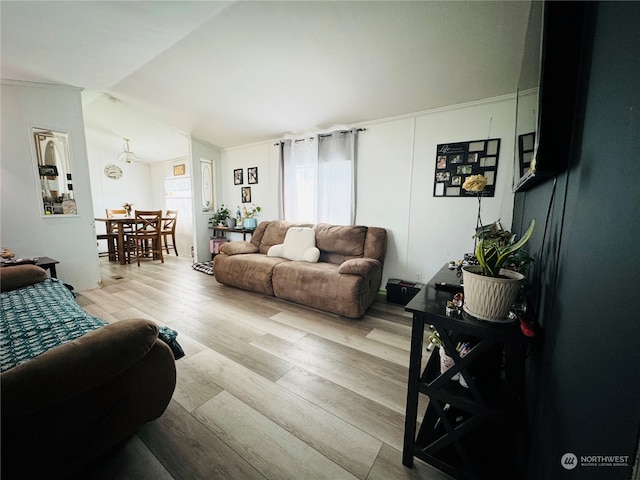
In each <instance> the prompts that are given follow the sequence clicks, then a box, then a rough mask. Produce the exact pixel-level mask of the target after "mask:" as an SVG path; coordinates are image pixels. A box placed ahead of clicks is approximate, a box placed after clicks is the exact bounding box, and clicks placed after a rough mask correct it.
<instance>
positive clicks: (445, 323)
mask: <svg viewBox="0 0 640 480" xmlns="http://www.w3.org/2000/svg"><path fill="white" fill-rule="evenodd" d="M446 270H447V267H446V265H445V267H443V270H441V271H440V272H439V274H437V275H436V276H435V277H434V278H433V279H432V280H431V281H430V282H429V283H428V284H427V286H426V287H424V288H423V289H422V290H420V292H419V293H418V294H417V295H416V296H415V297H414V298H413V299H412V300H411V301H410V302H409V303H408V304H407V306H406V308H405V310H407V311H409V312H412V313H413V326H412V334H411V353H410V360H409V380H408V389H407V409H406V419H405V436H404V448H403V455H402V463H403V464H404V465H405V466H407V467H412V466H413V459H414V457H415V458H419V459H421V460H423V461H425V462H427V463H429V464H431V465H433V466H435V467H437V468H439V469H440V470H442V471H444V472H446V473H448V474H449V475H451V476H453V477H455V478H459V479H469V480H475V479H489V478H520V476H519V475H518V472H517V470H518V466H517V460H516V459H517V458H518V456H519V452H518V451H517V450H518V446H517V445H518V441H517V433H516V432H517V428H518V427H517V425H518V423H519V422H520V421H521V410H522V409H521V405H520V404H521V401H522V395H523V393H522V392H523V391H524V389H523V379H524V349H525V346H526V337H524V335H523V334H522V333H521V331H520V328H519V323H517V322H512V323H491V322H486V321H483V320H479V319H477V318H475V317H473V316H471V315H468V314H467V313H464V312H457V313H454V314H453V315H451V316H447V315H446V313H445V309H446V304H447V301H448V300H451V298H452V296H453V295H454V292H452V291H450V290H448V289H442V288H436V287H435V284H436V283H441V280H442V279H443V278H445V279H446V278H449V279H450V278H451V273H450V272H446ZM425 324H426V325H433V327H434V328H435V330H437V331H438V333H439V336H440V339H441V341H442V345H443V347H444V349H445V351H446V352H447V354H448V356H450V357H451V358H452V360H453V366H451V367H450V368H449V369H448V370H446V371H445V372H444V373H441V369H440V352H439V349H435V351H434V352H433V353H432V354H431V357H430V358H429V361H428V362H427V366H426V367H425V369H424V372H421V371H420V370H421V360H422V352H423V340H422V339H423V334H424V328H425ZM461 343H468V345H469V346H470V349H469V350H468V353H466V355H463V356H460V355H459V352H458V351H457V347H458V345H459V344H461ZM456 375H459V376H460V377H462V378H461V381H454V380H452V377H454V376H456ZM462 383H466V385H467V386H466V387H465V386H463V385H462ZM420 394H424V395H428V396H429V405H428V407H427V410H426V412H425V416H424V418H423V419H421V425H420V429H418V428H417V422H418V420H419V419H418V418H417V413H418V397H419V395H420Z"/></svg>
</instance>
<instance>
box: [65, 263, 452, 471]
mask: <svg viewBox="0 0 640 480" xmlns="http://www.w3.org/2000/svg"><path fill="white" fill-rule="evenodd" d="M101 272H102V287H101V288H100V289H96V290H90V291H84V292H79V295H78V297H77V300H78V303H79V304H80V305H81V306H82V307H83V308H84V309H85V310H86V311H88V312H89V313H91V314H93V315H96V316H98V317H101V318H104V319H105V320H107V321H109V322H117V321H119V320H123V319H127V318H136V317H139V318H148V319H152V320H154V321H155V322H156V323H157V324H158V325H160V326H162V325H167V326H169V327H170V328H173V329H174V330H177V331H178V338H177V340H178V342H179V343H180V344H181V346H182V347H183V349H184V350H185V353H186V356H185V357H184V358H182V359H180V360H178V361H177V362H176V366H177V370H178V381H177V386H176V390H175V393H174V395H173V398H172V400H171V403H170V404H169V407H168V408H167V410H166V412H165V413H164V414H163V415H162V416H161V417H160V418H159V419H158V420H156V421H154V422H151V423H149V424H147V425H145V426H144V427H142V428H141V429H140V431H139V432H138V433H137V434H136V435H134V436H133V437H132V438H131V439H129V440H128V441H126V442H125V443H123V444H122V445H120V446H118V447H117V448H115V449H114V450H113V451H112V452H110V453H109V454H107V455H105V456H104V457H103V458H101V459H100V460H99V461H97V462H95V463H94V464H92V465H91V466H90V467H88V468H87V469H85V470H84V471H82V472H79V473H78V475H77V476H76V478H77V479H88V480H94V479H95V480H97V479H105V480H106V479H109V480H118V479H123V480H124V479H127V480H140V479H154V480H155V479H175V480H183V479H184V480H196V479H203V480H204V479H214V478H215V479H253V478H256V479H314V480H315V479H323V478H325V479H361V480H365V479H366V480H377V479H385V480H390V479H415V480H418V479H425V480H426V479H428V480H444V479H450V477H448V476H447V475H445V474H443V473H441V472H439V471H438V470H435V469H434V468H432V467H430V466H429V465H426V464H424V463H422V462H420V461H419V460H416V461H415V465H414V468H413V469H408V468H406V467H404V466H403V465H402V460H401V457H402V454H401V451H402V439H403V431H404V409H405V401H406V382H407V365H408V360H409V343H410V336H411V317H410V316H409V315H408V314H407V313H406V312H404V309H403V307H402V306H399V305H394V304H389V303H387V302H386V300H385V299H384V297H383V296H381V297H380V299H379V300H377V301H376V302H375V303H374V305H373V306H372V307H371V308H370V309H369V311H368V312H367V315H365V316H364V317H363V318H362V319H359V320H351V319H347V318H344V317H339V316H336V315H332V314H327V313H323V312H319V311H316V310H312V309H308V308H305V307H302V306H299V305H295V304H292V303H287V302H283V301H280V300H278V299H275V298H271V297H265V296H263V295H260V294H255V293H251V292H245V291H243V290H239V289H236V288H232V287H227V286H224V285H221V284H219V283H218V282H217V281H216V280H215V278H214V277H212V276H209V275H205V274H203V273H201V272H197V271H196V270H194V269H192V268H191V259H188V258H184V257H175V256H173V255H167V256H166V257H165V263H164V264H160V263H159V262H151V261H147V262H143V263H142V265H141V266H140V267H138V266H137V265H123V266H121V265H119V264H116V263H113V262H108V260H107V259H106V258H103V259H101ZM425 408H426V401H425V400H424V399H421V403H420V410H421V412H423V411H424V409H425Z"/></svg>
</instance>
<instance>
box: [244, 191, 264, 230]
mask: <svg viewBox="0 0 640 480" xmlns="http://www.w3.org/2000/svg"><path fill="white" fill-rule="evenodd" d="M246 188H250V187H246ZM242 210H243V213H244V228H247V229H249V230H253V229H255V228H256V227H257V226H258V220H257V218H256V217H258V215H259V214H260V212H261V211H262V208H261V207H258V206H256V205H254V204H251V205H250V206H249V208H247V207H242Z"/></svg>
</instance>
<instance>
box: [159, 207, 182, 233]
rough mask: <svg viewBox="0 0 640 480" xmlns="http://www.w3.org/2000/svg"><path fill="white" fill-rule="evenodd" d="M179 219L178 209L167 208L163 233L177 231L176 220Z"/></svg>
mask: <svg viewBox="0 0 640 480" xmlns="http://www.w3.org/2000/svg"><path fill="white" fill-rule="evenodd" d="M177 220H178V211H177V210H167V213H166V215H165V216H164V219H163V225H162V233H170V234H174V233H176V222H177Z"/></svg>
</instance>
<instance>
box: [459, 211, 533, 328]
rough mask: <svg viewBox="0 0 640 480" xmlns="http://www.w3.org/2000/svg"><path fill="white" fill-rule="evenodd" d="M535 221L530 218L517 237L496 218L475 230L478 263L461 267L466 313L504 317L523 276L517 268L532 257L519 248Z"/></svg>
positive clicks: (491, 319)
mask: <svg viewBox="0 0 640 480" xmlns="http://www.w3.org/2000/svg"><path fill="white" fill-rule="evenodd" d="M535 223H536V222H535V220H531V224H530V225H529V228H528V229H527V231H526V232H525V234H524V235H523V236H522V238H520V240H518V241H516V235H514V234H512V233H511V232H509V231H508V230H504V229H502V227H501V226H500V223H499V222H496V223H494V224H493V225H492V227H491V228H489V229H484V230H482V231H481V232H480V233H478V234H477V236H478V237H479V241H478V244H477V246H476V251H475V254H476V260H477V262H478V265H467V266H465V267H462V283H463V285H464V307H463V308H464V309H465V311H466V312H467V313H470V314H471V315H473V316H475V317H478V318H481V319H483V320H490V321H507V318H508V315H509V310H510V309H511V306H512V305H513V303H514V301H515V300H516V298H517V297H518V293H519V291H520V287H521V284H522V282H523V280H524V278H525V276H524V275H523V274H522V273H521V272H520V271H518V270H521V269H522V268H523V267H524V266H525V265H526V264H527V263H529V262H530V261H531V258H530V257H529V256H528V255H527V254H526V252H525V251H524V250H521V249H522V247H523V246H524V244H525V243H527V241H528V240H529V239H530V238H531V235H532V233H533V229H534V227H535Z"/></svg>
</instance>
